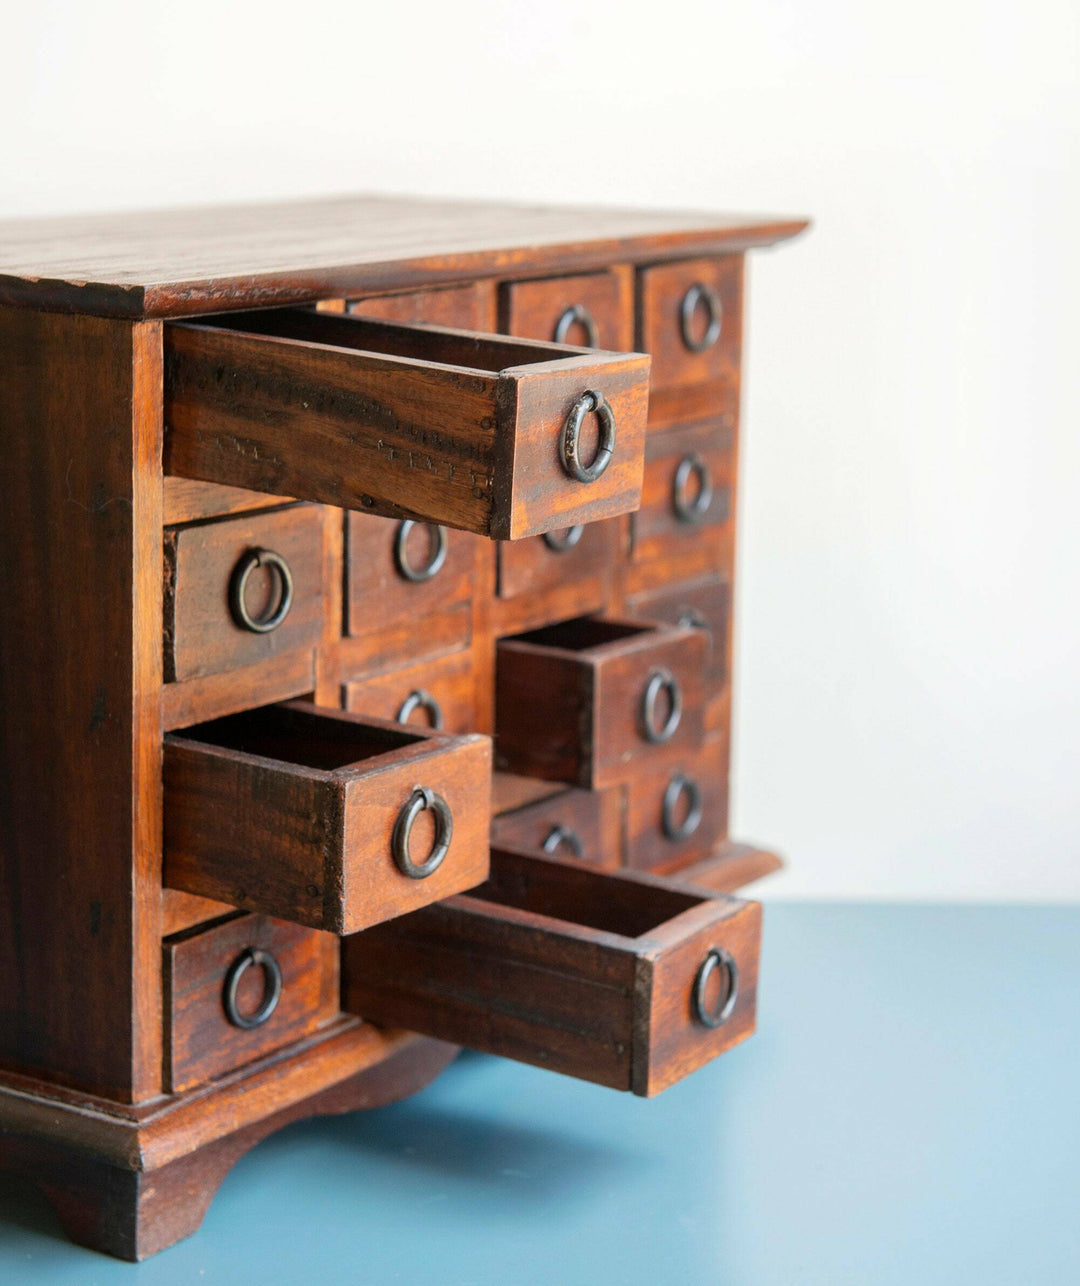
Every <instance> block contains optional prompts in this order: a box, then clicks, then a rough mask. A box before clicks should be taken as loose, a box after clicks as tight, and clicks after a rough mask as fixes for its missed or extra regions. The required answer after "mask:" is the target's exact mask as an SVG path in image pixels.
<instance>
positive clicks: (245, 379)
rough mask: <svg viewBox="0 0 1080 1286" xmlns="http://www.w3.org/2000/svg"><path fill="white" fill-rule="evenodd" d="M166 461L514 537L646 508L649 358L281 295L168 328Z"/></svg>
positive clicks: (299, 494)
mask: <svg viewBox="0 0 1080 1286" xmlns="http://www.w3.org/2000/svg"><path fill="white" fill-rule="evenodd" d="M165 363H166V365H165V421H166V428H167V434H166V472H167V473H170V474H173V475H179V476H181V477H185V478H197V479H201V480H203V481H205V482H217V483H225V484H227V485H230V486H237V487H247V488H250V489H252V490H255V491H263V492H269V493H270V494H271V495H287V496H293V497H295V498H297V499H300V500H316V501H319V502H322V503H324V504H331V505H339V506H341V507H343V508H345V509H358V510H362V511H363V512H366V513H373V514H383V515H386V516H389V517H394V518H413V519H424V520H427V521H430V522H435V523H442V524H444V525H446V526H449V527H458V528H462V529H463V530H465V531H473V532H478V533H479V534H481V535H484V536H492V537H496V538H498V539H501V540H514V539H517V538H519V537H522V536H531V535H536V534H539V533H542V532H546V531H552V530H558V529H560V528H564V527H569V526H572V525H575V524H579V523H586V522H592V521H594V520H595V519H598V518H609V517H612V516H614V515H616V514H622V513H628V512H630V511H631V510H633V509H636V508H637V506H638V504H639V502H640V497H641V481H642V470H643V467H644V464H643V462H644V440H645V420H646V411H647V401H648V388H649V358H648V357H646V356H644V355H642V354H639V353H607V352H598V351H596V350H594V349H583V348H572V347H569V346H567V345H563V344H545V343H537V342H534V341H532V340H523V339H508V338H505V337H501V336H497V335H486V334H482V333H477V332H472V331H463V330H452V329H448V328H446V327H440V326H405V325H399V324H396V323H392V322H384V321H379V320H374V319H368V318H363V317H353V316H345V315H341V314H334V313H319V312H314V311H311V310H307V309H278V310H270V311H266V312H258V313H237V314H232V315H226V316H218V317H214V318H207V319H204V320H202V321H200V322H197V323H193V322H170V323H168V324H167V325H166V326H165Z"/></svg>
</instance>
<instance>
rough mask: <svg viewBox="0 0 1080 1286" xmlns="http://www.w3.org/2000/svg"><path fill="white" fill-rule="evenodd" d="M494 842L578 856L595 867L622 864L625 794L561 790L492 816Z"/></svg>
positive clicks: (559, 855) (504, 845)
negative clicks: (623, 801)
mask: <svg viewBox="0 0 1080 1286" xmlns="http://www.w3.org/2000/svg"><path fill="white" fill-rule="evenodd" d="M491 842H492V843H493V844H496V845H501V846H503V847H509V848H528V849H536V850H539V851H540V852H543V853H547V854H549V856H551V857H574V858H580V859H581V860H583V861H586V862H593V863H595V864H596V865H597V866H601V867H610V868H615V867H618V866H621V865H622V793H621V791H620V789H619V787H617V786H614V787H611V788H610V789H608V790H574V789H570V790H560V791H558V792H557V793H556V794H554V795H549V796H547V797H546V798H544V799H538V800H535V801H533V802H531V803H528V804H524V805H522V806H521V807H519V808H515V809H512V810H511V811H509V812H506V813H500V814H499V815H498V816H497V817H493V818H492V820H491Z"/></svg>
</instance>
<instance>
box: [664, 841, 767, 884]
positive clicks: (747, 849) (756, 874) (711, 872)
mask: <svg viewBox="0 0 1080 1286" xmlns="http://www.w3.org/2000/svg"><path fill="white" fill-rule="evenodd" d="M782 866H783V862H781V860H780V858H779V857H777V855H776V854H775V853H771V852H769V850H768V849H763V848H757V847H756V846H755V845H753V844H739V843H737V842H736V841H735V840H724V841H723V842H722V843H720V844H718V845H717V846H716V847H715V848H714V849H713V851H712V852H711V853H710V854H709V855H708V857H705V858H702V860H701V861H699V862H694V863H692V864H691V865H689V866H681V867H679V868H678V880H679V882H680V883H685V884H692V885H700V887H702V888H705V889H712V890H713V891H714V892H717V893H734V892H735V891H736V890H737V889H743V888H745V887H746V886H747V885H748V884H753V883H754V881H755V880H760V879H764V877H765V876H766V875H772V873H773V872H774V871H778V870H780V868H781V867H782Z"/></svg>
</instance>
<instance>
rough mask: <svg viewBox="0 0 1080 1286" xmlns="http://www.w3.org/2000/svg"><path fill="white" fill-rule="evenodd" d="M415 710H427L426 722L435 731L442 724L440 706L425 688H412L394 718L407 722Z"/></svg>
mask: <svg viewBox="0 0 1080 1286" xmlns="http://www.w3.org/2000/svg"><path fill="white" fill-rule="evenodd" d="M417 710H424V711H426V712H427V716H428V722H429V724H430V725H431V727H432V728H434V729H435V731H436V732H439V731H440V730H441V729H442V726H443V712H442V706H441V705H439V703H438V701H437V700H436V699H435V698H434V697H433V696H432V695H431V693H430V692H428V690H427V689H426V688H414V689H413V690H412V692H410V693H409V695H408V696H407V697H406V698H405V700H404V701H403V702H402V703H401V709H400V710H399V711H398V712H397V714H396V715H395V716H394V718H395V719H396V720H397V721H398V723H408V722H409V720H410V718H412V716H413V714H414V713H415V712H416V711H417Z"/></svg>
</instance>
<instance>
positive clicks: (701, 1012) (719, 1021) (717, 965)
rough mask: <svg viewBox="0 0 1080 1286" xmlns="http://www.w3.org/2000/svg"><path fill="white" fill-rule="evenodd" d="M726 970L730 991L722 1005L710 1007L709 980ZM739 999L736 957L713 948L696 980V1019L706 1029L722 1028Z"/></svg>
mask: <svg viewBox="0 0 1080 1286" xmlns="http://www.w3.org/2000/svg"><path fill="white" fill-rule="evenodd" d="M717 969H724V970H726V972H727V976H728V990H727V995H726V996H725V997H724V1000H723V1002H722V1003H721V1004H720V1005H716V1004H715V1003H714V1004H713V1005H710V1004H709V1002H708V999H707V997H706V993H707V991H708V988H709V979H710V978H711V977H712V976H713V974H714V973H715V972H716V971H717ZM738 998H739V966H738V965H737V964H736V963H735V957H734V956H733V955H732V954H731V952H730V951H725V950H724V948H723V947H711V948H710V949H709V953H708V955H706V957H705V959H704V960H703V961H702V962H701V966H700V967H699V969H698V971H697V976H696V977H695V978H694V992H693V1003H694V1017H695V1018H696V1019H697V1020H698V1022H699V1023H701V1024H702V1026H704V1027H713V1028H716V1027H722V1026H723V1025H724V1023H726V1022H727V1020H728V1019H729V1018H730V1017H731V1015H732V1013H733V1012H734V1010H735V1002H736V1000H737V999H738Z"/></svg>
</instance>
